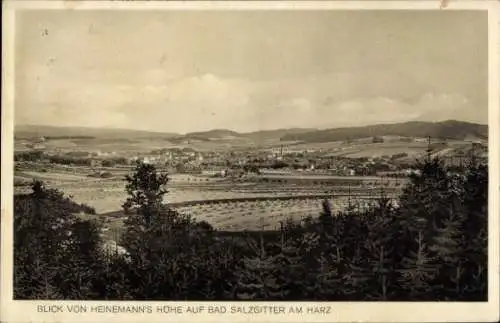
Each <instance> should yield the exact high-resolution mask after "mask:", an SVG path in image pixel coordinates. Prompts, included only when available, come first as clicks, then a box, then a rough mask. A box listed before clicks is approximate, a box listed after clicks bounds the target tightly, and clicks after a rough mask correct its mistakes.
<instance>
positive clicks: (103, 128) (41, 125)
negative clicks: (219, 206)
mask: <svg viewBox="0 0 500 323" xmlns="http://www.w3.org/2000/svg"><path fill="white" fill-rule="evenodd" d="M445 122H463V123H469V124H477V125H481V126H488V123H480V122H473V121H466V120H459V119H446V120H441V121H423V120H409V121H401V122H380V123H370V124H364V125H352V126H339V127H335V126H334V127H283V128H272V129H259V130H251V131H238V130H234V129H230V128H211V129H208V130H193V131H189V132H183V133H182V132H175V131H172V132H170V131H161V130H147V129H140V128H123V127H117V128H115V127H94V126H63V125H50V124H14V129H13V130H14V133H15V132H16V127H52V128H67V129H70V128H83V129H93V130H118V131H119V130H122V131H137V132H148V133H155V134H176V135H180V136H183V135H188V134H192V133H203V132H212V131H229V132H235V133H237V134H250V133H258V132H268V131H280V130H290V129H304V130H311V131H323V130H331V129H348V128H363V127H370V126H378V125H390V124H405V123H445Z"/></svg>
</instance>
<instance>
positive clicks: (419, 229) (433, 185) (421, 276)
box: [14, 158, 488, 301]
mask: <svg viewBox="0 0 500 323" xmlns="http://www.w3.org/2000/svg"><path fill="white" fill-rule="evenodd" d="M415 167H416V168H417V169H418V170H420V172H416V173H414V174H413V175H411V178H410V181H409V183H408V184H407V186H406V187H405V189H404V191H403V194H402V196H401V197H400V199H399V200H398V201H397V205H396V203H393V201H391V200H390V199H389V198H387V197H386V196H385V194H384V192H380V198H379V201H378V203H377V204H376V205H375V206H373V207H371V208H370V209H368V210H360V209H357V208H355V207H350V208H349V209H348V210H346V211H345V212H339V213H337V214H332V211H331V208H330V205H329V203H328V202H327V201H325V202H324V203H323V212H322V213H321V214H319V215H318V216H317V218H308V219H307V220H306V221H303V222H302V223H293V222H291V221H289V222H287V223H284V224H283V226H282V229H281V230H279V231H274V232H260V233H259V232H257V233H255V232H254V233H253V234H248V233H241V234H238V235H234V234H232V235H227V234H224V233H223V232H218V231H215V230H213V228H212V227H211V226H210V224H208V223H206V222H197V221H195V220H194V219H192V218H191V217H190V216H189V215H186V214H179V213H177V212H175V211H173V210H171V209H170V208H169V207H168V205H166V204H164V203H163V196H164V195H165V194H167V193H168V192H167V191H166V189H165V186H166V184H167V183H168V177H167V176H166V174H161V173H158V172H157V170H156V169H155V167H154V166H152V165H149V164H143V163H138V164H137V166H136V168H135V171H134V173H133V174H132V175H131V176H128V177H127V185H126V191H127V193H128V198H127V200H126V201H125V203H124V204H123V208H124V210H125V211H126V212H127V214H128V217H127V219H126V221H125V230H124V231H125V232H124V234H123V235H122V239H121V240H122V241H120V242H119V245H120V246H123V248H124V249H125V250H126V252H125V253H123V252H120V250H119V249H118V248H115V249H114V250H109V249H106V248H103V241H102V240H101V239H102V238H101V236H100V232H101V228H100V224H99V223H98V222H94V221H83V220H79V218H78V217H77V216H76V215H75V212H78V211H79V210H81V209H79V207H83V206H78V205H76V204H72V203H71V202H70V201H69V200H68V199H67V198H65V197H64V196H63V194H62V193H61V192H59V191H57V190H53V189H47V188H45V187H44V186H43V183H41V182H34V183H33V185H32V188H33V192H32V193H31V194H25V195H16V196H15V197H14V202H15V210H14V215H15V218H14V230H15V235H14V294H15V295H14V297H15V298H16V299H78V300H130V299H136V300H140V299H148V300H330V301H347V300H357V301H360V300H370V301H373V300H378V301H404V300H406V301H436V300H449V301H465V300H467V301H485V300H487V216H488V209H487V205H488V203H487V195H488V194H487V192H488V190H487V188H488V169H487V167H486V166H484V165H479V164H477V163H476V162H475V161H474V160H471V161H470V163H469V164H468V165H467V166H466V167H465V169H463V170H461V172H459V173H457V172H452V171H449V170H448V169H447V168H446V167H444V166H443V164H442V162H441V161H440V160H439V159H432V160H431V159H430V158H429V159H427V160H424V161H422V162H418V163H417V164H416V165H415Z"/></svg>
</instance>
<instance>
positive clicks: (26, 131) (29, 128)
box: [14, 125, 179, 139]
mask: <svg viewBox="0 0 500 323" xmlns="http://www.w3.org/2000/svg"><path fill="white" fill-rule="evenodd" d="M178 135H179V134H176V133H167V132H152V131H143V130H132V129H110V128H92V127H56V126H40V125H19V126H15V127H14V136H15V137H16V138H19V139H23V138H26V139H27V138H37V137H38V138H39V137H48V138H49V139H57V138H61V139H67V138H74V139H78V138H87V139H91V138H106V139H119V138H129V139H140V138H152V137H154V138H165V139H167V138H171V137H175V136H178Z"/></svg>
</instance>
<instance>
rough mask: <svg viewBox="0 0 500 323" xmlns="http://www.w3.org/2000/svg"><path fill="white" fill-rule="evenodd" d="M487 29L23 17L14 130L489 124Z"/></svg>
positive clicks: (343, 15)
mask: <svg viewBox="0 0 500 323" xmlns="http://www.w3.org/2000/svg"><path fill="white" fill-rule="evenodd" d="M487 30H488V29H487V16H486V13H485V12H478V11H475V12H474V11H420V12H416V11H412V12H408V11H357V12H356V11H334V10H331V11H205V12H201V11H135V12H132V11H111V10H107V11H81V10H72V11H68V10H51V11H49V10H30V11H23V12H18V13H17V14H16V38H15V42H16V47H15V51H16V53H15V82H16V83H15V91H16V92H15V124H17V125H21V124H23V125H25V124H38V125H55V126H85V127H110V128H130V129H142V130H152V131H164V132H180V133H186V132H192V131H204V130H209V129H232V130H236V131H242V132H244V131H255V130H267V129H278V128H289V127H303V128H306V127H307V128H310V127H313V128H334V127H344V126H358V125H367V124H377V123H392V122H406V121H414V120H423V121H441V120H448V119H456V120H464V121H470V122H478V123H484V124H486V123H487V121H488V118H487V111H488V108H487V104H488V102H487V98H488V95H487V91H488V73H487V68H488V62H487V55H488V54H487V52H488V51H487V45H488V41H487Z"/></svg>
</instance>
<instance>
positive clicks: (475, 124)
mask: <svg viewBox="0 0 500 323" xmlns="http://www.w3.org/2000/svg"><path fill="white" fill-rule="evenodd" d="M134 2H135V1H134ZM478 2H481V1H478ZM136 4H137V3H136ZM240 4H241V3H240ZM235 5H237V4H235ZM449 6H450V7H452V6H453V4H452V3H450V4H449ZM35 7H36V6H35ZM122 7H125V5H124V4H122ZM222 7H224V6H222ZM222 7H221V8H220V9H217V8H210V9H207V7H203V8H205V10H204V9H202V8H199V9H196V7H193V6H191V7H189V10H187V9H186V10H182V9H179V8H177V9H176V10H155V9H153V7H151V8H149V9H148V8H147V7H146V8H142V10H111V9H112V8H113V6H112V5H111V4H109V7H107V8H106V9H109V10H104V8H92V7H91V6H90V4H87V7H85V9H82V10H79V8H78V4H77V3H75V4H72V5H71V8H69V7H68V5H66V4H64V5H60V6H58V7H57V9H54V8H43V7H36V8H23V9H19V10H15V13H14V14H13V18H12V20H11V21H12V24H13V27H12V32H11V37H12V41H11V46H12V48H11V55H13V57H12V58H11V61H10V62H12V66H11V67H10V71H11V73H12V74H11V77H12V78H9V79H8V80H10V82H11V87H12V90H11V92H12V98H11V101H9V102H10V103H9V106H11V108H10V109H11V110H10V112H8V114H5V113H7V112H5V111H4V107H5V105H4V102H5V101H4V100H3V102H2V116H3V117H2V128H3V130H2V155H5V154H4V147H6V146H5V145H6V141H4V135H9V134H8V133H6V131H7V130H5V129H7V128H6V127H10V129H11V130H12V132H11V133H10V137H11V138H12V139H9V140H11V145H12V147H11V148H9V149H11V152H10V151H8V150H5V152H7V153H8V154H10V153H11V154H10V155H9V156H7V157H5V156H2V168H3V169H2V178H3V179H2V188H4V187H10V190H9V191H8V192H5V191H4V190H3V189H2V248H3V249H2V258H3V259H7V258H5V255H6V254H7V252H8V254H9V255H10V256H9V257H11V263H6V262H5V261H3V262H2V285H4V284H6V282H5V280H4V279H5V277H6V276H9V278H8V279H9V280H8V283H9V285H10V287H9V288H10V290H11V292H12V294H11V295H10V296H8V298H11V299H12V301H40V302H42V301H43V302H47V301H52V302H49V303H43V304H59V303H54V301H126V304H128V305H125V302H124V303H123V305H120V304H122V303H116V302H113V303H106V302H104V303H101V304H100V305H95V306H94V307H86V306H85V311H84V307H83V306H84V305H79V306H81V307H80V309H79V310H77V309H76V307H75V311H77V312H78V311H82V312H86V311H89V312H93V313H94V314H96V313H114V314H131V313H143V314H147V313H150V312H151V311H153V312H157V311H159V309H158V307H157V306H156V307H151V306H149V305H147V304H148V303H147V302H146V303H144V302H136V301H155V302H160V303H159V304H162V303H161V302H164V301H169V302H173V301H181V302H191V301H196V302H201V301H203V302H207V301H210V302H227V301H230V302H231V303H230V304H231V306H229V305H224V306H223V307H216V308H215V309H214V308H212V312H210V311H209V312H208V313H214V314H225V313H226V311H227V312H228V313H229V312H231V313H232V314H246V315H248V314H259V313H263V312H262V311H269V312H273V313H274V314H289V311H288V307H285V305H284V304H287V303H286V302H321V304H323V305H321V306H317V307H314V309H312V307H311V308H308V309H306V308H304V311H311V313H309V312H308V313H309V314H315V315H320V316H322V320H325V319H327V318H328V315H332V314H331V313H330V311H332V313H333V312H334V311H335V304H336V303H339V304H341V303H342V302H366V303H368V302H377V304H378V303H384V302H410V303H415V304H417V303H418V302H431V303H432V302H454V303H457V304H463V302H467V303H468V304H476V303H477V304H480V303H482V304H487V303H488V301H492V300H495V299H496V300H497V301H498V294H497V293H498V292H497V291H496V290H497V289H498V286H492V285H491V283H492V281H490V280H491V279H492V278H491V277H492V276H491V275H492V274H493V273H492V272H491V271H492V269H493V271H494V274H495V275H498V272H497V271H498V260H494V261H495V263H494V264H495V267H492V265H491V261H493V260H492V258H491V253H490V257H489V256H488V255H489V250H490V248H494V250H495V251H496V253H498V246H497V245H496V244H497V242H498V240H495V242H494V243H495V245H493V244H492V241H491V240H490V239H492V234H493V233H494V234H495V235H497V234H498V232H496V231H498V228H494V230H496V231H495V232H491V228H492V226H491V225H490V224H491V223H490V222H489V221H492V218H491V216H492V215H493V216H495V217H498V202H497V201H492V195H491V194H493V192H491V190H492V187H494V189H493V190H498V165H497V164H495V163H496V162H498V156H497V155H498V151H497V152H496V155H492V151H494V150H495V149H498V138H495V140H492V137H491V136H492V135H494V136H496V137H498V130H495V129H498V126H499V125H498V120H496V121H495V119H493V121H491V120H492V116H493V117H495V116H496V118H498V102H495V100H497V99H498V94H495V93H492V92H491V91H492V90H491V89H492V84H493V83H492V82H493V81H492V80H496V78H495V77H492V76H491V75H490V74H491V73H492V70H491V67H492V66H493V65H492V58H491V57H490V56H491V55H489V53H491V52H492V51H491V46H495V45H496V44H497V43H498V39H495V41H494V42H492V40H491V36H492V35H491V30H490V29H491V28H490V27H491V25H492V19H493V18H492V17H494V16H492V14H491V10H488V9H487V8H486V9H484V8H483V9H481V10H467V9H461V10H458V9H457V10H453V9H452V8H451V9H441V10H440V9H439V2H437V1H436V3H434V6H433V8H434V9H431V8H430V7H429V8H424V9H421V10H405V9H404V7H400V8H396V9H391V10H389V9H383V8H381V9H378V10H352V9H338V8H337V9H335V10H333V9H332V8H330V9H331V10H325V9H324V8H323V9H322V8H321V6H319V7H318V8H308V9H307V10H306V9H304V10H301V9H297V8H294V9H293V10H292V8H291V7H286V6H283V7H279V6H278V7H275V8H272V10H271V5H268V7H269V10H265V9H263V8H265V5H262V4H261V5H260V6H256V7H255V8H254V9H252V6H251V5H249V8H247V9H245V10H231V9H228V8H226V7H224V8H222ZM494 18H496V17H494ZM497 31H498V30H496V31H495V33H497ZM497 38H498V37H497ZM491 44H493V45H491ZM3 55H4V54H3ZM2 61H4V56H3V57H2ZM495 62H496V61H495ZM2 65H3V64H2ZM497 69H498V67H497ZM493 73H496V74H498V70H495V71H493ZM2 74H3V75H2V78H4V75H7V74H5V71H4V72H2ZM2 83H3V82H2ZM493 85H494V84H493ZM495 91H498V84H497V88H496V90H495ZM2 92H4V91H3V90H2ZM492 94H493V95H492ZM2 96H3V95H2ZM492 97H496V99H492ZM3 99H4V98H3ZM495 104H497V105H495ZM6 115H7V116H10V121H9V120H6V118H5V116H6ZM9 122H10V126H8V125H7V123H9ZM495 122H496V124H495ZM492 128H495V129H492ZM493 144H494V145H496V146H494V147H496V148H494V149H492V145H493ZM4 158H6V159H10V162H9V165H11V166H12V171H11V172H12V174H10V176H4V167H3V166H4V165H3V164H4ZM491 158H494V162H495V163H493V162H492V160H491ZM492 167H494V168H496V169H492ZM491 174H495V178H492V177H491ZM7 179H8V180H9V183H7V184H4V181H5V180H7ZM492 181H494V182H493V183H492ZM5 185H7V186H5ZM7 194H8V195H9V196H6V195H7ZM495 194H496V193H495ZM496 196H497V195H496ZM497 197H498V196H497ZM8 199H10V202H8V203H10V204H11V208H10V209H9V208H7V207H6V206H5V205H6V204H4V203H7V202H5V201H7V200H8ZM492 208H494V209H492ZM9 212H11V213H9ZM491 212H494V213H491ZM489 214H490V217H489V216H488V215H489ZM6 219H8V220H6ZM495 221H497V220H495ZM495 223H496V225H497V224H498V222H495ZM8 230H10V231H11V233H9V235H6V234H5V232H7V231H8ZM6 236H7V237H11V238H12V239H11V241H10V238H9V242H8V244H7V247H6V246H5V245H6V240H7V239H6ZM495 239H498V238H497V237H496V238H495ZM6 249H9V250H8V251H6ZM496 257H498V255H496ZM9 259H10V258H9ZM5 266H8V267H9V268H10V269H9V271H8V273H9V275H6V272H5V268H4V267H5ZM494 282H496V283H497V284H498V278H497V277H495V278H494ZM492 288H494V289H495V291H492V290H491V289H492ZM492 293H494V294H492ZM492 295H494V299H492V298H491V297H492ZM2 296H4V295H2ZM244 302H254V303H253V304H258V305H259V306H260V307H259V308H257V307H256V308H254V309H253V310H249V309H248V308H245V307H240V306H239V305H238V304H244ZM255 302H257V303H255ZM326 302H327V303H326ZM459 302H460V303H459ZM36 304H42V303H36ZM75 304H85V303H83V302H80V303H75ZM93 304H96V303H93ZM111 304H112V305H111ZM169 304H174V303H169ZM197 304H200V303H197ZM213 304H216V303H213ZM217 304H224V303H217ZM227 304H229V303H227ZM311 304H314V303H311ZM324 304H328V305H331V306H325V305H324ZM361 304H362V303H361ZM233 305H234V306H233ZM51 306H52V307H51ZM53 306H56V305H50V306H49V305H37V310H38V312H54V311H55V312H57V310H53V308H54V307H53ZM207 306H208V305H205V310H204V309H203V307H202V308H201V309H200V308H198V310H199V312H203V311H205V313H206V308H207ZM208 307H210V306H208ZM261 307H262V308H261ZM264 307H265V308H266V309H264ZM268 307H269V308H268ZM62 308H63V307H62V305H61V310H60V311H61V312H63V310H62ZM423 308H425V307H423ZM489 308H490V309H491V307H489ZM64 311H65V312H66V314H68V313H67V312H68V311H67V310H66V307H64ZM252 311H255V313H251V312H252ZM259 311H260V312H259ZM69 312H72V310H69ZM188 312H189V311H188ZM278 312H279V313H278ZM195 313H196V311H195ZM299 313H301V312H299ZM11 314H12V313H11ZM496 315H498V314H496ZM82 318H83V316H82ZM299 318H300V317H298V318H295V320H296V319H299Z"/></svg>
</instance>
